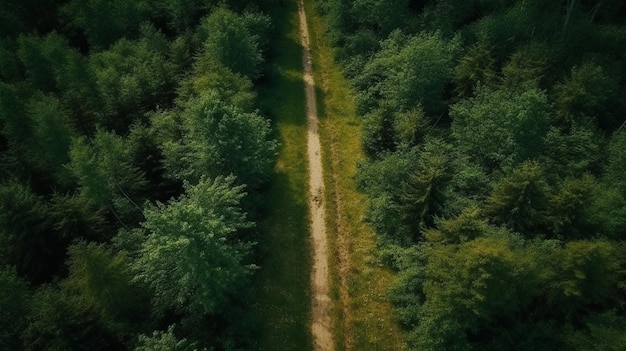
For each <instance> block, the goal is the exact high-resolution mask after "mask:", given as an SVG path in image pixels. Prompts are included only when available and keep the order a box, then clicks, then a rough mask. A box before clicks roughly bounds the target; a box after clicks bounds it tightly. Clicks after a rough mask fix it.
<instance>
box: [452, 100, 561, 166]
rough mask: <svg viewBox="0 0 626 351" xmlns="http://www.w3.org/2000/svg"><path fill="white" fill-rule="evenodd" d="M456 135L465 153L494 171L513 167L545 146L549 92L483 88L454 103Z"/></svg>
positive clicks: (460, 147)
mask: <svg viewBox="0 0 626 351" xmlns="http://www.w3.org/2000/svg"><path fill="white" fill-rule="evenodd" d="M450 115H451V116H452V118H453V121H452V136H453V137H454V139H455V140H456V142H457V143H456V145H457V147H458V149H459V151H461V152H462V153H464V154H466V155H468V156H469V157H470V159H471V160H472V161H474V162H478V164H480V165H481V166H482V167H484V169H485V170H486V171H487V172H488V173H491V172H493V171H496V170H501V169H504V170H509V169H511V168H512V167H514V166H515V165H517V164H518V163H519V162H522V161H524V160H527V159H532V158H534V157H536V156H538V155H539V153H540V152H541V150H542V145H543V138H544V135H545V133H546V131H547V128H548V121H549V115H548V101H547V98H546V95H545V93H543V92H542V91H539V90H536V89H530V90H526V91H523V92H521V93H511V92H507V91H503V90H489V89H486V88H481V89H479V90H478V91H477V92H476V96H475V97H473V98H469V99H465V100H462V101H460V102H458V103H456V104H454V105H453V106H452V107H451V111H450Z"/></svg>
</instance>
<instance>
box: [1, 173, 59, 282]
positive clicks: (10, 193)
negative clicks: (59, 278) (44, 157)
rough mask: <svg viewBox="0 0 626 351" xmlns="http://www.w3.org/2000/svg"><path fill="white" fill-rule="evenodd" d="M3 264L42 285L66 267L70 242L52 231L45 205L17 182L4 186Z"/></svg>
mask: <svg viewBox="0 0 626 351" xmlns="http://www.w3.org/2000/svg"><path fill="white" fill-rule="evenodd" d="M0 228H1V229H0V259H1V260H2V261H1V262H0V264H2V265H5V264H10V265H12V266H15V267H16V268H17V271H18V273H19V274H21V275H27V276H28V277H29V278H30V279H31V280H32V281H35V282H38V283H40V282H42V281H47V280H49V279H51V278H52V276H53V275H54V274H55V273H56V272H58V270H59V268H60V266H61V265H62V264H63V260H64V253H65V252H64V251H65V245H66V244H67V241H66V239H65V238H61V237H59V235H58V234H57V233H55V231H54V230H53V228H52V223H51V221H50V218H49V215H48V206H47V204H46V203H45V201H44V200H43V199H42V198H41V197H40V196H37V195H35V194H33V192H32V190H31V189H30V188H28V187H26V186H24V185H21V184H19V183H16V182H9V183H3V184H1V185H0Z"/></svg>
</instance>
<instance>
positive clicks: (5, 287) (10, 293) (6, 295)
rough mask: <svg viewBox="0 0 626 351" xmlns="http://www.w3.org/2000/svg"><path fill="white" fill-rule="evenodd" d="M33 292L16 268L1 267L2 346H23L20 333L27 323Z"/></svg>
mask: <svg viewBox="0 0 626 351" xmlns="http://www.w3.org/2000/svg"><path fill="white" fill-rule="evenodd" d="M30 298H31V292H30V291H29V289H28V284H27V283H26V281H24V280H23V279H21V278H20V277H18V276H17V273H16V272H15V269H14V268H9V267H7V268H4V269H0V348H2V350H19V349H21V348H22V345H21V342H20V334H21V332H22V330H24V328H25V327H26V325H27V323H28V322H27V316H28V311H29V303H30Z"/></svg>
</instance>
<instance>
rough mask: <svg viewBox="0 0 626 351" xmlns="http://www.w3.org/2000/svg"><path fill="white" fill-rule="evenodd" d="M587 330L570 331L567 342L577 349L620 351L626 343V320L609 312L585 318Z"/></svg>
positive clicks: (579, 350)
mask: <svg viewBox="0 0 626 351" xmlns="http://www.w3.org/2000/svg"><path fill="white" fill-rule="evenodd" d="M585 324H586V329H587V330H585V331H579V332H575V331H570V332H569V333H568V335H567V344H568V346H570V347H571V348H572V349H573V350H577V351H583V350H585V351H587V350H588V351H601V350H603V351H608V350H610V351H620V350H623V349H624V345H626V320H625V319H624V317H623V316H616V315H615V314H614V313H611V312H607V313H603V314H599V315H594V316H590V317H589V318H587V319H586V320H585Z"/></svg>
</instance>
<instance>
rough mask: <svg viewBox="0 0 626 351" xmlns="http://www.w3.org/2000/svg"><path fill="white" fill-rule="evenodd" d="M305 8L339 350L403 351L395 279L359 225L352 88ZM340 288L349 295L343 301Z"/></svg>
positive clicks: (361, 200)
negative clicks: (391, 292)
mask: <svg viewBox="0 0 626 351" xmlns="http://www.w3.org/2000/svg"><path fill="white" fill-rule="evenodd" d="M305 6H306V11H307V15H308V21H309V32H310V36H311V46H312V47H311V50H312V53H313V65H314V72H315V81H316V84H317V85H318V87H319V88H318V96H317V99H318V110H319V117H320V135H321V138H322V139H321V142H322V148H323V150H322V153H323V155H324V171H325V183H326V204H327V220H328V235H329V240H330V241H329V247H330V248H331V252H332V257H331V259H330V264H331V272H333V276H332V284H333V286H332V289H333V294H334V296H333V297H334V299H336V300H337V301H338V302H337V303H336V304H335V305H336V306H337V307H336V308H335V311H334V316H335V321H336V323H337V325H336V327H335V328H334V331H335V333H336V335H335V337H336V339H337V350H389V351H393V350H402V349H403V347H404V346H403V345H404V342H403V339H402V335H401V333H400V330H399V328H398V327H397V325H396V323H395V322H394V321H393V319H392V318H391V316H392V311H391V306H390V305H389V303H388V301H387V299H386V294H387V289H388V287H389V284H390V283H391V281H392V278H393V276H392V273H391V272H390V271H388V270H387V269H385V268H383V267H381V266H379V265H378V264H377V259H376V238H375V235H374V232H373V230H372V229H371V228H370V227H369V226H367V225H366V224H365V223H364V222H363V215H364V211H365V208H366V207H365V204H366V199H365V197H364V195H362V194H361V193H359V192H358V191H357V190H356V187H355V183H354V176H355V174H356V171H357V167H356V165H357V162H358V161H359V160H362V159H364V158H365V156H364V154H363V151H362V147H361V120H360V118H359V117H358V116H357V114H356V111H355V106H354V97H353V93H352V91H351V88H350V84H349V82H348V81H347V80H346V79H345V78H344V77H343V75H342V72H341V69H340V68H339V67H338V66H337V64H336V63H335V62H334V59H333V50H332V48H331V46H330V43H329V42H328V40H327V39H326V38H325V37H324V22H323V19H322V18H320V17H319V16H317V15H316V13H315V11H314V9H313V1H312V0H305ZM342 250H347V252H342ZM346 254H347V257H348V266H347V267H348V268H347V269H348V271H347V272H344V274H347V279H346V280H345V282H344V284H343V285H342V283H341V277H340V275H339V272H340V271H341V269H342V266H343V265H344V263H342V262H345V259H344V258H342V257H345V255H346ZM342 286H343V287H342ZM342 289H344V291H347V293H348V296H347V299H344V301H343V303H342V301H341V298H340V296H341V291H342Z"/></svg>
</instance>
